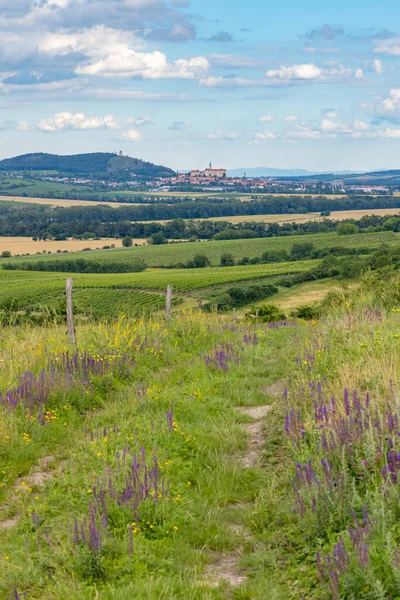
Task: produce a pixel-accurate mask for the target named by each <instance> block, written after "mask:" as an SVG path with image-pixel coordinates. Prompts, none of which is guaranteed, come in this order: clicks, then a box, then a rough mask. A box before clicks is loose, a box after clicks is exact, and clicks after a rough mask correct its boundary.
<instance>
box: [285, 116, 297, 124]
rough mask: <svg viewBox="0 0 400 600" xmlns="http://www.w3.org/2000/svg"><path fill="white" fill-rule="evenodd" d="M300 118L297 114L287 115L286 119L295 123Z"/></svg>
mask: <svg viewBox="0 0 400 600" xmlns="http://www.w3.org/2000/svg"><path fill="white" fill-rule="evenodd" d="M298 120H299V117H298V116H297V115H289V116H288V117H285V121H288V122H289V123H295V122H296V121H298Z"/></svg>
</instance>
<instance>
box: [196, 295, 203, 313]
mask: <svg viewBox="0 0 400 600" xmlns="http://www.w3.org/2000/svg"><path fill="white" fill-rule="evenodd" d="M202 307H203V298H199V299H198V300H197V308H198V309H199V310H201V309H202Z"/></svg>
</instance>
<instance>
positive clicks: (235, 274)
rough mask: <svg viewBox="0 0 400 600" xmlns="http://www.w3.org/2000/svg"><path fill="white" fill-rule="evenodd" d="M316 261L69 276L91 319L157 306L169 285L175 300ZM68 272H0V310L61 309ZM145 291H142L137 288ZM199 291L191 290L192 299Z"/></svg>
mask: <svg viewBox="0 0 400 600" xmlns="http://www.w3.org/2000/svg"><path fill="white" fill-rule="evenodd" d="M318 262H319V261H296V262H294V263H277V264H268V265H250V266H247V267H245V268H243V267H219V268H207V269H188V270H182V269H179V270H173V269H171V270H159V271H156V270H154V271H147V272H144V273H121V274H104V275H103V274H101V275H97V274H84V275H83V274H79V273H78V274H74V276H73V285H74V289H75V293H74V298H75V301H76V306H77V311H78V312H79V313H85V314H86V313H89V314H92V315H93V316H95V317H110V318H113V317H116V316H118V315H119V314H127V315H135V314H141V313H149V312H154V311H157V310H160V309H161V308H163V306H164V305H165V297H164V295H163V294H161V293H160V292H165V290H166V288H167V286H168V285H169V284H172V285H173V289H174V292H175V303H179V302H181V301H182V299H183V298H182V295H183V294H186V295H188V296H189V298H190V293H191V292H194V291H198V290H201V289H205V288H210V287H212V286H220V285H221V284H228V283H234V282H238V281H252V280H258V279H265V278H273V277H276V276H279V275H287V274H294V273H301V272H304V271H308V270H309V269H311V268H312V267H313V266H316V265H317V264H318ZM67 276H68V275H67V274H62V273H49V272H44V273H42V272H36V271H0V309H3V310H8V311H11V312H15V311H21V310H41V311H43V310H44V309H54V308H56V307H59V308H61V305H63V304H64V303H65V299H64V287H65V279H66V277H67ZM143 290H148V291H143ZM198 296H199V293H197V294H195V297H198Z"/></svg>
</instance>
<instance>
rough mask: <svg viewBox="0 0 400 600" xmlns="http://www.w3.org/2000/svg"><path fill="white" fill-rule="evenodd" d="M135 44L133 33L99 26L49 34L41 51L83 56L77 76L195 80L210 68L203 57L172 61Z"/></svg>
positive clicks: (44, 39)
mask: <svg viewBox="0 0 400 600" xmlns="http://www.w3.org/2000/svg"><path fill="white" fill-rule="evenodd" d="M133 44H134V36H133V34H132V33H131V32H127V31H125V32H121V31H119V30H114V29H110V28H107V27H105V26H98V27H95V28H93V29H89V30H85V31H81V32H77V33H57V34H48V35H47V36H45V37H44V38H43V39H42V40H41V42H40V44H39V52H42V53H47V54H50V55H52V56H67V55H69V54H71V53H79V54H81V55H83V56H84V57H85V58H86V60H84V61H80V62H79V64H78V66H77V67H76V68H75V73H76V74H78V75H87V76H102V77H140V78H143V79H164V78H177V79H195V78H198V77H203V76H204V75H205V74H206V72H207V70H208V68H209V63H208V60H207V59H206V58H204V57H202V56H198V57H194V58H190V59H177V60H175V61H172V62H168V60H167V57H166V55H165V54H163V53H162V52H159V51H154V52H142V51H138V50H135V49H133V48H132V45H133Z"/></svg>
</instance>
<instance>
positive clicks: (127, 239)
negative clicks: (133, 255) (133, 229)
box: [122, 235, 133, 248]
mask: <svg viewBox="0 0 400 600" xmlns="http://www.w3.org/2000/svg"><path fill="white" fill-rule="evenodd" d="M122 245H123V246H124V248H130V247H131V246H132V245H133V240H132V238H131V236H130V235H126V236H125V237H124V238H122Z"/></svg>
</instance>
